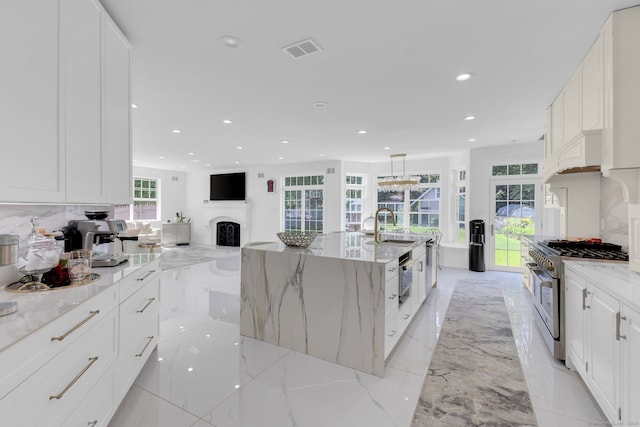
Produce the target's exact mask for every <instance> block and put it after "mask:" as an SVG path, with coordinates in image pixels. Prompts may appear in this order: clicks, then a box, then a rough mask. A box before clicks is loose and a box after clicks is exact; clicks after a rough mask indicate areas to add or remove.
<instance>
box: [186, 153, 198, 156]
mask: <svg viewBox="0 0 640 427" xmlns="http://www.w3.org/2000/svg"><path fill="white" fill-rule="evenodd" d="M187 154H188V155H190V156H195V155H196V153H187Z"/></svg>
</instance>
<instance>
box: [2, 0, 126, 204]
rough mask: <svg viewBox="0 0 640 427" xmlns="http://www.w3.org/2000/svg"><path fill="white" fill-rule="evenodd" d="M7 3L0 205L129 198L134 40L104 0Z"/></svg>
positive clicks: (4, 11) (20, 0) (14, 0)
mask: <svg viewBox="0 0 640 427" xmlns="http://www.w3.org/2000/svg"><path fill="white" fill-rule="evenodd" d="M0 8H1V9H0V36H1V37H2V41H1V42H0V43H1V46H2V52H3V62H4V63H3V66H2V67H0V70H1V71H0V73H2V74H0V91H1V93H2V94H3V96H2V97H0V112H1V114H0V128H2V129H3V138H6V139H3V140H4V141H6V146H7V147H10V153H11V159H12V161H11V162H6V163H7V164H6V165H5V167H3V168H2V170H1V171H0V202H35V203H39V202H47V203H128V202H130V200H131V191H132V190H131V176H132V173H131V168H132V165H131V136H130V134H131V125H130V119H131V117H130V114H131V113H130V108H131V107H130V105H131V102H130V65H131V64H130V63H131V61H130V46H129V44H128V42H127V41H126V40H125V39H124V37H122V35H121V33H120V32H119V31H118V30H117V28H116V27H115V25H114V24H113V22H111V19H110V18H109V17H108V15H107V14H106V12H105V11H104V9H103V8H102V6H101V5H100V3H99V2H98V1H97V0H57V1H56V0H26V1H25V0H6V1H3V2H2V6H0ZM5 94H6V96H5Z"/></svg>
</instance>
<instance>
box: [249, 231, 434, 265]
mask: <svg viewBox="0 0 640 427" xmlns="http://www.w3.org/2000/svg"><path fill="white" fill-rule="evenodd" d="M276 239H277V237H276ZM384 239H399V240H413V241H414V243H411V244H396V243H390V244H387V243H380V244H377V245H376V244H374V242H373V235H368V234H363V233H360V232H336V233H330V234H320V235H318V237H316V238H315V240H314V241H313V242H312V243H311V245H309V247H307V248H294V247H288V246H286V245H285V244H284V243H282V242H280V241H278V242H254V243H248V244H247V245H245V246H244V248H247V249H255V250H261V251H268V252H290V253H304V254H307V255H313V256H318V257H324V258H337V259H342V260H352V261H367V262H376V263H385V264H386V263H388V262H391V261H394V260H397V259H398V257H399V256H400V255H402V254H405V253H407V252H409V251H410V250H412V249H414V248H416V247H418V246H420V245H423V244H425V243H426V242H428V241H429V240H434V239H433V236H432V235H431V234H413V233H381V235H380V239H379V240H384Z"/></svg>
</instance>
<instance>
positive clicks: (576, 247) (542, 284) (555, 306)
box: [527, 240, 629, 360]
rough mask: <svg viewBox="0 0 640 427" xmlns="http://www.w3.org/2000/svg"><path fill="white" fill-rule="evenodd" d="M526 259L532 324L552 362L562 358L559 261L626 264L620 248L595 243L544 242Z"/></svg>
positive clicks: (561, 275) (561, 276)
mask: <svg viewBox="0 0 640 427" xmlns="http://www.w3.org/2000/svg"><path fill="white" fill-rule="evenodd" d="M529 256H530V257H531V259H533V260H534V261H535V262H533V263H529V264H528V265H527V266H528V267H529V270H530V271H531V279H532V292H533V305H534V308H535V314H536V316H535V322H536V325H537V326H538V329H539V330H540V332H541V333H542V336H543V338H544V341H545V344H546V345H547V347H548V348H549V350H550V351H551V354H552V355H553V357H555V358H556V359H560V360H564V358H565V325H564V293H565V289H564V264H563V262H562V260H563V259H576V258H580V259H581V260H584V261H592V260H593V261H604V262H628V261H629V255H628V254H627V253H626V252H624V251H622V248H621V246H618V245H614V244H611V243H601V242H599V241H568V240H544V241H539V242H536V243H534V244H533V245H532V246H531V249H530V250H529Z"/></svg>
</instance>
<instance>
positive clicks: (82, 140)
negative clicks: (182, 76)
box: [60, 0, 106, 203]
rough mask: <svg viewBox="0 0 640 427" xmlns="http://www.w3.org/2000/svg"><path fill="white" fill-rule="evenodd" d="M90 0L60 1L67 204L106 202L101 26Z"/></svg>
mask: <svg viewBox="0 0 640 427" xmlns="http://www.w3.org/2000/svg"><path fill="white" fill-rule="evenodd" d="M101 23H102V16H101V13H100V9H99V7H98V6H97V5H96V4H95V3H94V2H93V1H92V0H60V59H61V60H60V63H61V76H60V86H61V88H62V90H61V102H60V105H61V108H60V112H61V114H60V119H61V131H62V134H63V135H64V140H65V142H66V165H67V167H66V171H65V172H66V181H67V201H70V202H77V203H86V202H88V203H91V202H105V201H106V200H105V195H104V182H103V176H102V161H101V160H102V108H101V105H100V100H101V95H102V94H101V86H102V85H101V65H102V64H101V62H102V61H101V56H102V55H101V48H100V35H101V31H100V27H101Z"/></svg>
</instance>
